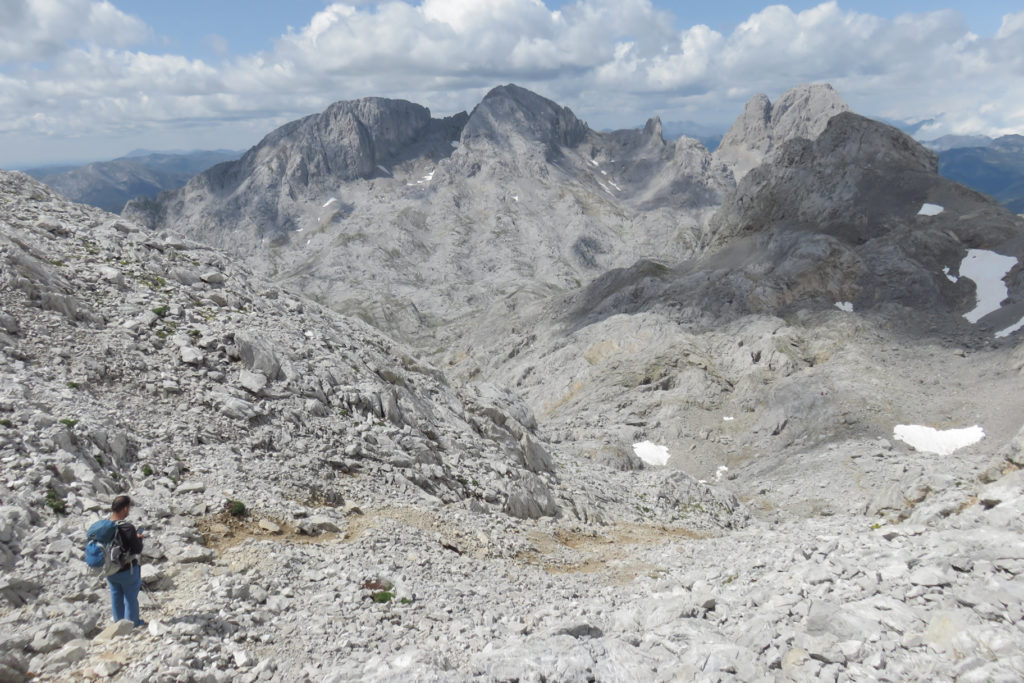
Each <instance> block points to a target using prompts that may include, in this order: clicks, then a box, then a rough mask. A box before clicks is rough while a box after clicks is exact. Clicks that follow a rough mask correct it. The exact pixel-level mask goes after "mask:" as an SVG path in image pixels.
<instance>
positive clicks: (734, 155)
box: [715, 83, 849, 182]
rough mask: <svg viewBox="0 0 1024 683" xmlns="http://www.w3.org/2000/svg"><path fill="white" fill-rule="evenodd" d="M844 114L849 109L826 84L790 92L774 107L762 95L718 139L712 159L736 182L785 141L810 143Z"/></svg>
mask: <svg viewBox="0 0 1024 683" xmlns="http://www.w3.org/2000/svg"><path fill="white" fill-rule="evenodd" d="M844 111H849V107H848V106H847V105H846V103H845V102H843V100H842V98H841V97H840V96H839V93H837V92H836V91H835V90H834V89H833V88H832V86H831V85H829V84H827V83H823V84H814V85H801V86H797V87H795V88H792V89H790V90H788V91H786V92H785V93H783V95H782V96H781V97H780V98H779V99H778V101H776V102H775V104H774V105H773V104H772V102H771V100H769V99H768V97H767V96H766V95H755V96H753V97H752V98H750V101H748V102H747V105H746V107H745V108H744V110H743V114H741V115H740V117H739V118H737V119H736V122H735V123H733V125H732V127H731V128H730V129H729V131H728V132H727V133H726V134H725V137H724V138H722V143H721V145H719V147H718V149H717V150H716V151H715V158H716V159H717V160H718V161H721V162H722V163H725V164H726V165H727V166H729V167H730V168H731V169H732V172H733V175H734V176H735V178H736V182H739V181H740V180H741V179H742V178H743V176H745V175H746V174H747V173H748V172H750V170H751V169H752V168H754V167H756V166H758V165H759V164H761V163H762V162H763V161H764V160H765V159H766V158H767V157H768V156H769V155H770V154H771V153H772V151H773V150H775V149H777V148H778V147H779V146H781V145H782V143H784V142H785V141H786V140H791V139H793V138H798V137H801V138H807V139H809V140H813V139H814V138H816V137H817V136H818V135H819V134H820V133H821V132H822V131H823V130H825V125H826V124H827V123H828V121H829V119H830V118H832V117H833V116H835V115H836V114H838V113H840V112H844Z"/></svg>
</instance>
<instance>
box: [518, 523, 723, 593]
mask: <svg viewBox="0 0 1024 683" xmlns="http://www.w3.org/2000/svg"><path fill="white" fill-rule="evenodd" d="M527 536H528V538H529V540H530V543H531V545H532V546H533V550H532V551H528V552H525V553H521V554H520V555H518V556H517V558H516V559H517V560H519V561H520V562H523V563H525V564H528V565H533V566H537V567H540V568H541V569H543V570H544V571H546V572H548V573H550V574H595V575H602V574H603V575H604V577H605V580H606V581H608V583H611V584H616V585H621V584H625V583H629V582H630V581H632V580H633V579H635V578H636V577H637V576H641V575H646V576H657V575H659V574H660V573H661V572H662V571H664V567H660V566H658V565H656V564H653V563H651V562H648V561H646V560H645V559H644V558H645V557H646V556H647V555H648V553H646V552H644V549H645V548H649V547H651V546H661V545H664V544H665V543H666V542H669V541H676V540H680V539H692V540H698V539H703V538H707V537H708V535H707V534H701V533H698V532H695V531H692V530H690V529H685V528H681V527H669V526H664V525H645V524H626V523H624V524H617V525H615V526H612V527H609V528H608V529H602V530H601V531H574V530H568V529H560V530H558V531H555V532H554V533H545V532H540V531H534V532H530V533H528V534H527Z"/></svg>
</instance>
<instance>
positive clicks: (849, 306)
mask: <svg viewBox="0 0 1024 683" xmlns="http://www.w3.org/2000/svg"><path fill="white" fill-rule="evenodd" d="M836 308H838V309H839V310H840V311H846V312H847V313H853V302H852V301H837V302H836Z"/></svg>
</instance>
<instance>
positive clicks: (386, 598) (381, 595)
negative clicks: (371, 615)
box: [370, 591, 395, 603]
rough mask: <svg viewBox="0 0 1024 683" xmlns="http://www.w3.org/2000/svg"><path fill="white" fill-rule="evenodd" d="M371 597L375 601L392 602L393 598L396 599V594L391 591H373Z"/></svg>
mask: <svg viewBox="0 0 1024 683" xmlns="http://www.w3.org/2000/svg"><path fill="white" fill-rule="evenodd" d="M370 597H371V598H372V599H373V601H374V602H377V603H384V602H391V601H392V600H394V598H395V594H394V593H392V592H391V591H377V592H376V593H371V594H370Z"/></svg>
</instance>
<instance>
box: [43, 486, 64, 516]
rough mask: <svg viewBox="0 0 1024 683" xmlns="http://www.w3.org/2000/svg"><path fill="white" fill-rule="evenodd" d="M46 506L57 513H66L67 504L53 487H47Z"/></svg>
mask: <svg viewBox="0 0 1024 683" xmlns="http://www.w3.org/2000/svg"><path fill="white" fill-rule="evenodd" d="M46 506H47V507H48V508H50V509H51V510H53V511H54V512H55V513H56V514H58V515H66V514H67V506H66V505H65V503H64V499H63V498H61V497H60V496H58V495H57V492H56V491H54V490H53V489H47V491H46Z"/></svg>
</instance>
